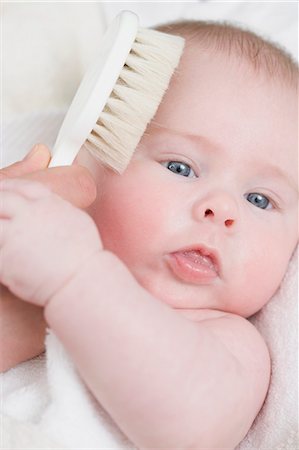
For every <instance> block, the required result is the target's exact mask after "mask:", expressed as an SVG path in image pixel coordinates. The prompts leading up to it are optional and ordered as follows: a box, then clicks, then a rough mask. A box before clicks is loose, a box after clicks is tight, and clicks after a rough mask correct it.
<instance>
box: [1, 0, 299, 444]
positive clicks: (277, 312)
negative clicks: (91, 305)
mask: <svg viewBox="0 0 299 450" xmlns="http://www.w3.org/2000/svg"><path fill="white" fill-rule="evenodd" d="M169 3H171V7H170V4H169ZM120 9H132V10H135V11H136V12H137V13H138V14H139V16H140V18H141V23H142V25H144V26H148V25H153V24H155V23H160V22H165V21H169V20H174V19H178V18H193V19H194V18H199V19H213V20H231V21H235V22H237V23H239V24H243V25H246V26H250V27H251V28H253V30H255V31H257V32H260V33H262V34H263V35H265V36H266V37H270V38H272V39H273V40H276V41H277V42H279V43H281V44H282V45H283V46H285V47H286V48H287V49H288V50H289V51H290V52H291V53H292V54H293V55H294V56H295V57H297V55H298V49H297V27H298V22H297V20H298V3H297V2H287V1H285V2H211V1H190V2H156V3H155V2H137V3H135V2H131V3H130V2H107V3H106V2H96V3H89V2H87V3H82V2H79V3H77V2H69V3H66V2H61V3H59V2H58V3H56V2H52V3H51V2H50V3H48V2H45V3H43V2H37V3H35V2H33V3H29V2H23V3H22V2H21V3H17V2H4V4H3V6H2V16H3V18H2V27H3V30H2V37H3V43H2V51H3V55H2V62H3V68H2V77H3V86H4V88H5V91H4V100H3V104H2V108H3V119H4V120H6V121H11V120H12V121H13V122H12V123H11V125H10V126H9V127H8V128H7V129H6V132H5V133H4V143H3V145H4V151H2V152H1V164H2V165H3V166H5V165H6V164H8V163H11V162H14V161H15V160H17V159H19V158H20V157H22V156H23V155H24V154H25V153H26V152H27V150H28V149H29V148H30V146H31V145H32V144H33V143H35V142H37V141H42V142H45V143H47V144H48V145H50V146H51V145H52V144H53V140H54V137H55V134H56V131H57V129H58V126H59V123H60V121H61V118H62V116H61V114H57V110H59V109H63V110H65V109H66V108H67V105H68V104H69V102H70V100H71V98H72V95H73V93H74V91H75V89H76V86H77V85H78V83H79V80H80V78H81V76H82V74H83V72H84V70H85V68H86V66H87V64H88V62H89V60H90V59H92V57H93V55H94V54H95V52H96V49H97V45H98V41H99V39H100V36H101V35H102V33H103V31H104V28H105V25H106V24H107V22H110V20H111V19H112V17H113V16H114V15H115V13H117V11H118V10H120ZM53 111H54V112H53ZM33 112H37V113H36V114H35V115H33V116H32V115H31V116H30V117H29V119H28V118H27V119H24V116H23V114H24V113H26V114H27V113H33ZM270 264H271V262H269V265H270ZM269 270H271V267H269ZM297 288H298V282H297V254H296V255H294V257H293V259H292V262H291V263H290V266H289V270H288V273H287V275H286V277H285V280H284V282H283V284H282V286H281V288H280V289H279V291H278V292H277V294H276V295H275V296H274V298H273V299H272V300H271V302H270V303H269V304H268V305H267V306H266V307H265V308H264V309H263V310H262V311H261V312H259V313H258V314H257V315H256V316H255V317H254V318H252V321H253V322H254V323H255V325H256V326H257V328H258V329H259V330H260V332H261V333H262V334H263V336H264V337H265V339H266V341H267V343H268V346H269V348H270V351H271V356H272V378H271V386H270V390H269V394H268V396H267V399H266V402H265V405H264V407H263V409H262V410H261V412H260V414H259V416H258V417H257V419H256V421H255V423H254V425H253V427H252V429H251V430H250V432H249V433H248V435H247V437H246V438H245V439H244V441H243V442H242V443H241V445H240V446H239V450H253V449H256V450H295V449H297V448H298V447H299V445H298V309H297V297H298V295H297ZM47 350H48V360H47V362H46V360H45V357H40V358H37V359H35V360H32V361H29V362H26V363H24V364H21V365H20V366H19V367H17V368H15V369H12V370H10V371H9V372H7V373H6V374H4V375H2V376H1V388H2V396H1V397H2V398H1V399H2V413H3V414H4V416H5V418H4V420H3V422H2V429H1V430H2V440H1V448H2V449H10V448H11V449H20V448H22V449H28V450H29V449H30V450H33V449H38V448H39V449H41V448H48V449H49V448H60V449H62V448H72V449H73V450H75V449H78V448H81V450H82V449H83V448H84V449H87V448H89V449H99V450H100V449H105V448H106V449H107V448H109V449H125V448H133V447H130V446H129V447H127V445H128V444H127V443H126V440H125V438H124V436H122V434H121V433H120V432H119V431H118V430H117V427H115V426H114V424H113V423H112V422H111V420H110V419H109V417H108V416H107V415H106V414H105V412H104V411H103V410H101V408H100V407H98V406H97V405H95V404H94V402H93V400H92V399H91V398H90V396H89V394H88V392H87V391H86V390H85V388H84V386H83V385H82V383H81V381H80V380H79V379H78V377H77V375H76V372H75V370H74V369H73V367H72V364H71V363H70V361H69V360H68V359H67V358H64V357H62V355H63V349H61V347H60V345H59V344H58V343H57V342H56V341H55V338H54V337H49V339H48V342H47ZM215 432H217V430H215Z"/></svg>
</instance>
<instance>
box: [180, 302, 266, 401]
mask: <svg viewBox="0 0 299 450" xmlns="http://www.w3.org/2000/svg"><path fill="white" fill-rule="evenodd" d="M185 315H186V317H188V313H187V314H185ZM189 318H190V319H191V320H192V321H194V322H196V323H197V324H198V327H199V328H200V329H205V330H209V331H210V332H211V334H212V335H213V336H214V337H215V338H216V339H215V341H216V342H218V343H219V344H220V345H217V344H216V345H215V347H214V348H213V349H211V352H210V355H211V359H217V360H220V361H221V367H228V366H227V364H228V365H229V364H231V363H230V362H229V361H235V367H236V368H237V370H236V372H235V376H234V377H233V378H235V382H236V383H237V384H238V381H240V382H241V383H240V384H241V385H242V386H243V388H244V393H246V392H247V393H248V395H249V397H250V396H251V394H250V392H251V393H254V394H253V397H254V399H253V398H252V400H254V403H255V407H256V408H257V409H259V407H260V406H261V404H262V402H263V400H264V398H265V395H266V392H267V390H268V387H269V381H270V372H271V362H270V354H269V350H268V347H267V345H266V343H265V341H264V339H263V337H262V335H261V334H260V333H259V331H258V330H257V329H256V328H255V327H254V326H253V325H252V323H250V322H249V321H248V320H247V319H245V318H244V317H241V316H238V315H236V314H231V313H227V312H223V311H218V310H211V309H202V310H199V311H196V312H195V311H194V314H193V317H191V316H190V317H189ZM219 353H221V354H219ZM258 405H259V406H258Z"/></svg>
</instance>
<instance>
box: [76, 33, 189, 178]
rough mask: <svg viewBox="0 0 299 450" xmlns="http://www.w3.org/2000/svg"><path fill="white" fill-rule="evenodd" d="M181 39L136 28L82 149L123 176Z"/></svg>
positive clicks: (178, 52)
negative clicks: (126, 55) (131, 42)
mask: <svg viewBox="0 0 299 450" xmlns="http://www.w3.org/2000/svg"><path fill="white" fill-rule="evenodd" d="M183 47H184V40H183V39H182V38H180V37H177V36H170V35H168V34H165V33H161V32H159V31H155V30H148V29H142V28H141V29H139V31H138V34H137V36H136V39H135V42H134V44H133V46H132V49H131V52H130V53H129V55H128V57H127V60H126V63H125V65H124V67H123V69H122V71H121V73H120V76H119V78H118V80H117V82H116V84H115V86H114V89H113V91H112V93H111V95H110V97H109V99H108V101H107V103H106V106H105V108H104V110H103V111H102V113H101V115H100V117H99V119H98V121H97V123H96V125H95V126H94V129H93V130H92V132H91V133H90V135H89V137H88V139H87V141H86V142H85V144H84V147H85V148H87V149H88V150H89V151H90V152H91V153H92V154H93V155H94V156H95V157H96V158H97V159H99V160H100V161H101V162H102V163H103V164H104V165H108V166H109V167H110V168H112V169H113V170H115V171H116V172H119V173H122V172H123V171H124V170H125V168H126V167H127V165H128V163H129V162H130V159H131V157H132V155H133V153H134V150H135V149H136V147H137V145H138V143H139V141H140V139H141V137H142V135H143V133H144V131H145V129H146V126H147V124H148V123H149V122H150V120H151V119H152V118H153V116H154V114H155V112H156V110H157V108H158V106H159V104H160V102H161V100H162V97H163V95H164V93H165V91H166V90H167V87H168V84H169V82H170V79H171V75H172V74H173V72H174V70H175V68H176V67H177V65H178V63H179V59H180V56H181V53H182V51H183Z"/></svg>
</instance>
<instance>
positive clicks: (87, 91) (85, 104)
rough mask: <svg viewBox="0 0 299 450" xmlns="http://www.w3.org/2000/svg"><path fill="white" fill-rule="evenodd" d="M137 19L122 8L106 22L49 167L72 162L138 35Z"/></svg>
mask: <svg viewBox="0 0 299 450" xmlns="http://www.w3.org/2000/svg"><path fill="white" fill-rule="evenodd" d="M138 26H139V20H138V17H137V15H136V14H134V13H133V12H131V11H122V12H121V13H120V14H118V15H117V17H116V18H115V19H114V21H113V22H112V23H111V25H110V26H109V28H108V30H107V31H106V33H105V36H104V38H103V40H101V48H100V52H99V55H98V57H97V59H96V60H95V61H93V63H92V65H91V67H90V68H89V69H88V71H87V73H86V75H85V76H84V78H83V80H82V82H81V84H80V86H79V88H78V90H77V92H76V94H75V97H74V99H73V101H72V103H71V106H70V108H69V110H68V112H67V114H66V116H65V119H64V121H63V123H62V126H61V128H60V130H59V133H58V136H57V139H56V142H55V145H54V148H53V157H52V159H51V161H50V164H49V167H55V166H68V165H70V164H72V162H73V161H74V159H75V157H76V156H77V154H78V152H79V150H80V148H81V146H82V145H83V144H84V142H85V141H86V139H87V137H88V135H89V133H90V132H91V131H92V129H93V127H94V125H95V124H96V122H97V120H98V118H99V116H100V114H101V112H102V110H103V109H104V107H105V105H106V103H107V100H108V98H109V96H110V94H111V92H112V90H113V88H114V85H115V83H116V81H117V79H118V77H119V74H120V72H121V70H122V68H123V66H124V64H125V62H126V59H127V56H128V54H129V53H130V51H131V48H132V45H133V43H134V40H135V38H136V35H137V31H138Z"/></svg>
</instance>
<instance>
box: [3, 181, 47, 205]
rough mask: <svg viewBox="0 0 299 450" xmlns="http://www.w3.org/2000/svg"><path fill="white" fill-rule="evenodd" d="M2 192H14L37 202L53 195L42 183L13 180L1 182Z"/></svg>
mask: <svg viewBox="0 0 299 450" xmlns="http://www.w3.org/2000/svg"><path fill="white" fill-rule="evenodd" d="M0 192H1V193H2V195H3V193H4V192H12V193H15V194H19V195H20V196H22V197H26V198H28V199H30V200H36V199H39V198H42V197H46V196H48V195H50V194H51V191H50V190H49V189H48V188H47V187H46V186H44V185H43V184H41V183H38V182H36V181H31V180H30V181H29V180H25V179H19V178H12V179H4V180H0Z"/></svg>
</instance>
